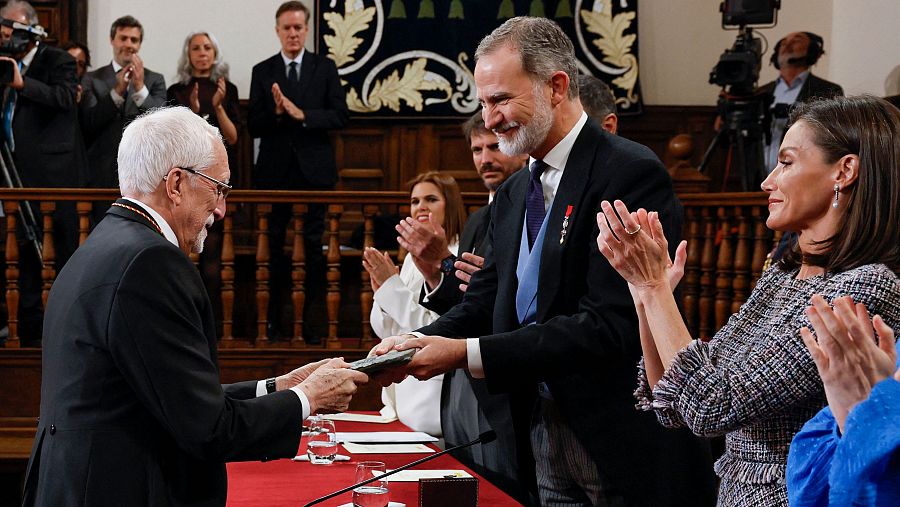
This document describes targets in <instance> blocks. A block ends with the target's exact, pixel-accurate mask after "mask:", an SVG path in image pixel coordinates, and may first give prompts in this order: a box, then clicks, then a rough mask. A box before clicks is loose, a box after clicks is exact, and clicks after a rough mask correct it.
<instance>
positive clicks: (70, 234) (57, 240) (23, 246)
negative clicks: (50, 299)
mask: <svg viewBox="0 0 900 507" xmlns="http://www.w3.org/2000/svg"><path fill="white" fill-rule="evenodd" d="M36 204H37V203H36V202H34V203H32V206H31V208H32V211H33V213H34V218H35V222H36V225H37V227H36V228H35V230H34V233H35V234H36V235H37V240H38V242H42V240H43V230H44V228H43V214H42V213H41V211H40V209H38V206H36ZM16 239H17V240H18V244H19V273H20V278H19V289H20V292H19V294H20V299H19V334H20V336H21V337H22V339H24V340H40V339H41V327H42V326H41V324H42V321H43V319H44V314H43V310H42V306H43V305H42V303H41V290H42V285H43V280H42V278H41V269H42V267H43V266H42V265H41V260H40V259H39V258H38V255H37V252H36V251H35V248H34V244H33V243H32V242H31V241H29V240H28V239H27V238H26V235H25V232H24V228H23V227H21V226H20V227H19V228H18V230H16ZM53 248H54V250H55V254H56V256H55V257H56V262H55V264H54V268H55V269H56V273H57V274H58V273H59V272H60V270H61V269H62V268H63V266H64V265H65V263H66V261H68V260H69V257H71V256H72V254H73V253H75V249H76V248H78V215H77V213H76V212H75V203H74V202H65V201H61V202H57V203H56V211H55V212H54V213H53Z"/></svg>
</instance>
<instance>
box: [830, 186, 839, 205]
mask: <svg viewBox="0 0 900 507" xmlns="http://www.w3.org/2000/svg"><path fill="white" fill-rule="evenodd" d="M840 192H841V186H840V185H838V184H837V183H835V184H834V201H833V202H832V203H831V207H832V208H835V209H837V207H838V197H839V196H840Z"/></svg>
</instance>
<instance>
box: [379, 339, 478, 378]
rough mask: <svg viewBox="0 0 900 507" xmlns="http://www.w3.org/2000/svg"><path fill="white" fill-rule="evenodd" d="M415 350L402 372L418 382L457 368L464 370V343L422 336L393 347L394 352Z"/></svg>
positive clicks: (465, 356)
mask: <svg viewBox="0 0 900 507" xmlns="http://www.w3.org/2000/svg"><path fill="white" fill-rule="evenodd" d="M412 348H417V349H419V350H418V351H417V352H416V355H414V356H413V358H412V361H410V362H409V363H407V364H406V365H405V366H404V367H403V369H404V371H405V372H406V373H407V374H409V375H412V376H413V377H416V378H417V379H419V380H427V379H430V378H432V377H435V376H437V375H440V374H442V373H447V372H448V371H450V370H455V369H457V368H466V367H467V365H468V363H467V359H466V358H467V354H466V341H465V340H455V339H452V338H444V337H443V336H423V337H421V338H409V339H407V340H404V341H403V342H402V343H400V344H398V345H396V346H395V347H394V349H395V350H407V349H412Z"/></svg>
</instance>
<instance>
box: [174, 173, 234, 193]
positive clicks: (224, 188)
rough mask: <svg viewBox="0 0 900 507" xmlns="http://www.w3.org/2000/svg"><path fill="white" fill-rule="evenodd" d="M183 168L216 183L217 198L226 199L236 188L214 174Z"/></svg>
mask: <svg viewBox="0 0 900 507" xmlns="http://www.w3.org/2000/svg"><path fill="white" fill-rule="evenodd" d="M181 170H183V171H187V172H189V173H191V174H196V175H197V176H200V177H201V178H205V179H207V180H209V181H211V182H213V183H215V185H216V198H217V199H225V198H227V197H228V192H231V189H232V188H234V187H232V186H231V185H229V184H228V183H225V182H224V181H219V180H217V179H215V178H213V177H212V176H207V175H205V174H203V173H201V172H200V171H196V170H194V169H191V168H190V167H182V168H181ZM163 179H165V178H163Z"/></svg>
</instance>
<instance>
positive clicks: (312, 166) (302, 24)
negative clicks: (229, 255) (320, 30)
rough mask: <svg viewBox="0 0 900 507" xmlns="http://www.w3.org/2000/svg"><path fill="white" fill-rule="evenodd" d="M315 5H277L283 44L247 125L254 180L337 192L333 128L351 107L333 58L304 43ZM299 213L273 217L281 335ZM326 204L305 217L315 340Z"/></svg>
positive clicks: (307, 333) (259, 68) (310, 326)
mask: <svg viewBox="0 0 900 507" xmlns="http://www.w3.org/2000/svg"><path fill="white" fill-rule="evenodd" d="M309 23H310V11H309V9H308V8H307V7H306V5H304V4H303V3H302V2H298V1H296V0H291V1H287V2H284V3H283V4H281V5H280V6H279V7H278V10H277V11H275V34H276V35H277V36H278V40H279V42H280V43H281V50H280V51H279V52H278V53H277V54H275V55H273V56H272V57H270V58H267V59H265V60H263V61H262V62H260V63H258V64H256V65H254V66H253V73H252V76H251V79H250V105H249V107H248V109H247V129H248V130H249V131H250V135H251V136H253V137H256V138H259V156H258V157H257V158H256V165H255V167H254V169H253V186H254V188H259V189H269V190H333V189H334V187H335V184H336V183H337V180H338V173H337V163H336V162H335V159H334V151H333V150H332V148H331V141H330V140H329V137H328V134H329V131H331V130H334V129H339V128H343V127H344V126H345V125H347V121H348V120H349V110H348V109H347V100H346V96H345V93H344V87H343V86H341V81H340V78H339V77H338V72H337V67H336V66H335V64H334V62H333V61H332V60H331V59H329V58H327V57H325V56H322V55H318V54H316V53H313V52H311V51H307V50H306V49H305V48H304V44H305V43H306V37H307V35H308V34H309ZM292 216H293V212H292V210H291V205H290V204H275V205H273V206H272V213H271V214H270V215H269V233H270V234H269V251H270V252H271V255H272V268H271V273H272V277H271V280H272V286H271V290H270V292H271V299H270V301H269V325H270V326H271V329H270V330H269V331H270V336H273V337H277V336H278V335H280V334H282V332H281V331H280V328H282V327H283V326H284V324H283V321H284V320H285V319H283V318H282V317H283V316H284V315H283V310H284V309H286V308H287V305H288V304H289V302H288V297H287V293H288V292H289V289H290V281H291V276H290V269H291V266H290V263H291V259H290V255H287V254H285V251H284V244H285V232H286V229H287V226H288V222H290V220H291V218H292ZM324 231H325V205H324V204H319V203H312V204H309V206H308V208H307V213H306V217H305V219H304V223H303V242H304V251H305V253H306V280H305V285H306V286H305V291H306V307H305V308H306V309H305V314H306V316H305V318H304V319H303V322H304V324H305V326H304V330H303V334H304V338H306V339H309V340H312V341H316V339H317V338H319V337H320V336H322V335H323V334H324V333H325V330H324V325H325V322H324V319H323V318H322V315H323V314H324V311H323V310H322V309H321V307H322V306H324V300H325V272H326V271H327V270H326V267H325V256H324V255H323V254H322V233H323V232H324Z"/></svg>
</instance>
